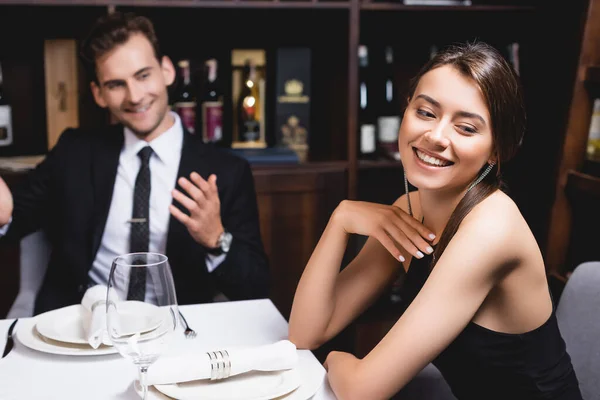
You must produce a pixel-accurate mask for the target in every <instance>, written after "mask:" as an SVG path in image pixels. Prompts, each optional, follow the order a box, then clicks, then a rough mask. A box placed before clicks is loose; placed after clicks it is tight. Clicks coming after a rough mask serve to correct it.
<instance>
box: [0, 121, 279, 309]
mask: <svg viewBox="0 0 600 400" xmlns="http://www.w3.org/2000/svg"><path fill="white" fill-rule="evenodd" d="M123 142H124V136H123V126H122V125H114V126H111V127H108V128H102V129H98V130H84V129H67V130H66V131H64V132H63V133H62V135H61V137H60V139H59V141H58V143H57V144H56V145H55V146H54V148H53V149H52V150H51V151H50V152H49V154H48V155H47V157H46V158H45V160H44V161H43V162H42V163H41V164H40V165H38V166H37V167H36V168H35V169H34V170H33V171H31V172H30V173H29V174H28V176H27V178H26V179H25V180H23V181H22V182H21V183H20V184H19V185H18V186H16V187H14V188H12V191H13V197H14V205H15V207H14V211H13V220H12V223H11V225H10V228H9V230H8V232H7V234H6V236H5V237H4V238H2V240H20V239H21V238H23V237H24V236H26V235H27V234H29V233H31V232H35V231H37V230H39V229H42V230H44V231H45V232H46V234H47V236H48V239H49V241H50V243H51V246H52V253H51V256H50V260H49V264H48V270H47V272H46V276H45V277H44V280H43V283H42V287H41V289H40V291H39V293H38V296H37V298H36V302H35V309H34V314H39V313H41V312H44V311H48V310H52V309H56V308H60V307H64V306H67V305H71V304H76V303H78V302H80V301H81V298H82V296H83V294H84V293H85V291H86V290H87V287H88V283H89V278H88V272H89V270H90V268H91V266H92V263H93V262H94V259H95V257H96V253H97V251H98V248H99V246H100V240H101V239H102V234H103V232H104V225H105V224H106V220H107V217H108V211H109V208H110V204H111V199H112V192H113V186H114V182H115V177H116V173H117V166H118V163H119V156H120V152H121V148H122V146H123ZM192 171H196V172H197V173H199V174H200V175H201V176H202V177H203V178H205V179H207V178H208V176H209V175H210V174H213V173H214V174H216V175H217V177H218V179H217V186H218V189H219V198H220V202H221V218H222V222H223V226H224V227H225V229H227V230H228V231H229V232H231V233H232V235H233V242H232V245H231V249H230V251H229V253H228V254H227V256H226V258H225V261H223V263H222V264H220V265H219V266H218V267H217V268H216V269H215V270H214V271H213V272H212V273H208V271H207V269H206V249H205V248H204V247H203V246H201V245H199V244H198V243H197V242H196V241H194V239H193V238H192V237H191V236H190V234H189V232H188V231H187V228H186V227H185V226H184V225H183V224H181V223H180V222H179V221H177V220H176V219H175V218H173V217H172V216H171V219H170V223H169V232H168V238H167V251H166V253H167V256H168V257H169V262H170V265H171V269H172V271H173V277H174V280H175V288H176V291H177V298H178V302H179V304H193V303H206V302H211V301H212V298H213V296H214V295H215V294H216V293H217V292H218V291H221V292H222V293H224V294H225V295H226V296H227V297H228V298H229V299H231V300H241V299H252V298H263V297H267V296H268V287H269V267H268V263H267V258H266V256H265V253H264V249H263V244H262V240H261V237H260V227H259V218H258V207H257V202H256V193H255V189H254V180H253V177H252V172H251V170H250V166H249V165H248V163H247V161H246V160H244V159H242V158H240V157H237V156H235V155H233V154H231V153H229V152H226V151H224V150H219V149H217V148H215V147H213V146H211V145H206V144H204V143H202V141H201V140H200V139H199V138H198V137H196V136H193V135H190V134H189V133H187V132H184V140H183V149H182V153H181V161H180V165H179V171H178V177H180V176H185V177H189V175H190V173H191V172H192ZM177 188H178V189H179V190H181V191H182V192H183V193H185V191H184V190H182V189H181V188H180V187H179V185H177ZM122 201H132V200H131V199H123V200H122ZM173 204H175V205H176V206H177V207H179V208H180V209H181V210H182V211H184V212H186V213H187V210H186V209H185V208H183V207H182V206H181V205H179V203H177V202H176V201H173ZM107 267H110V266H107Z"/></svg>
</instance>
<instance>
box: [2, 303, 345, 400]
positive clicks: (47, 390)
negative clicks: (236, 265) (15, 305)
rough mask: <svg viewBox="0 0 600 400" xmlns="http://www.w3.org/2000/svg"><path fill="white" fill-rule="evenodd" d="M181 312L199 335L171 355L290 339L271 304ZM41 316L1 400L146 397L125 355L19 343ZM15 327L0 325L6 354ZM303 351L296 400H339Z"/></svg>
mask: <svg viewBox="0 0 600 400" xmlns="http://www.w3.org/2000/svg"><path fill="white" fill-rule="evenodd" d="M179 309H180V311H181V312H182V313H183V314H184V315H185V319H186V320H187V322H188V323H189V325H190V326H191V327H192V328H193V329H194V330H195V331H196V332H197V335H196V337H195V338H192V339H190V338H186V337H185V336H184V335H183V334H181V335H178V337H177V338H176V340H174V341H173V345H172V346H171V347H170V348H169V350H168V351H167V354H169V355H177V354H187V355H189V354H194V352H197V353H198V354H204V353H205V352H207V351H211V350H218V349H222V348H227V347H230V346H235V347H246V346H248V347H252V346H261V345H266V344H271V343H275V342H277V341H280V340H287V337H288V323H287V321H286V320H285V318H284V317H283V316H282V314H281V313H280V312H279V310H278V309H277V308H276V307H275V305H274V304H273V302H272V301H271V300H269V299H257V300H244V301H224V302H216V303H207V304H194V305H180V306H179ZM37 317H38V316H34V317H27V318H20V319H19V321H18V322H17V324H16V325H15V333H16V339H15V341H14V347H13V349H12V351H10V353H8V355H7V356H6V357H4V358H1V359H0V399H1V400H38V399H40V400H41V399H44V400H45V399H48V400H50V399H52V400H57V399H60V400H82V399H86V400H95V399H98V400H100V399H102V400H108V399H116V400H128V399H129V400H136V399H139V398H140V395H139V393H138V391H136V389H135V387H136V385H135V384H134V383H135V381H136V379H137V376H138V375H137V367H136V366H135V365H134V364H133V362H131V361H130V360H128V359H126V358H124V357H123V356H121V355H120V354H119V353H112V354H102V355H64V354H52V353H48V352H44V351H39V350H36V349H34V348H31V346H29V347H28V346H26V345H24V344H23V343H22V342H21V341H20V340H19V334H18V333H19V332H18V331H19V328H21V329H27V327H28V326H29V327H31V326H32V324H31V323H30V322H33V321H32V318H37ZM12 322H13V319H3V320H0V351H1V350H2V349H4V344H5V343H6V340H7V332H8V329H9V326H10V324H11V323H12ZM179 336H180V337H179ZM297 352H298V360H299V364H301V365H302V368H303V370H302V374H301V376H302V379H304V381H302V383H301V384H300V387H299V388H298V389H296V390H297V391H299V390H300V389H303V390H304V392H303V393H302V395H301V396H300V395H298V396H300V397H298V396H297V397H296V398H299V399H300V398H302V399H312V400H335V399H336V397H335V395H334V393H333V391H332V390H331V387H330V386H329V383H328V381H327V374H326V371H325V369H324V368H323V365H322V364H321V363H320V362H319V361H318V360H317V358H316V357H315V355H314V354H313V353H312V352H311V351H310V350H303V349H297ZM150 368H152V366H150ZM303 385H304V386H303ZM150 395H151V396H150ZM168 398H169V397H167V396H165V395H164V394H162V393H159V392H158V391H156V389H154V388H151V391H150V393H149V396H148V399H168ZM290 398H292V397H291V396H290ZM282 399H285V396H284V397H282Z"/></svg>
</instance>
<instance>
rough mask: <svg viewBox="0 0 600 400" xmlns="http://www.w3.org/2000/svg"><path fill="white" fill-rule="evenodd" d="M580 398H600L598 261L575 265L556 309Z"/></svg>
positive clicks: (590, 399)
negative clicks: (579, 389)
mask: <svg viewBox="0 0 600 400" xmlns="http://www.w3.org/2000/svg"><path fill="white" fill-rule="evenodd" d="M556 317H557V319H558V325H559V327H560V331H561V334H562V336H563V338H564V340H565V343H566V345H567V351H568V352H569V355H570V356H571V361H572V363H573V368H574V369H575V373H576V374H577V379H578V380H579V386H580V388H581V393H582V395H583V398H584V399H586V400H595V399H596V400H600V379H599V378H598V377H599V375H598V374H599V372H600V261H594V262H585V263H582V264H580V265H579V266H577V267H576V268H575V270H574V271H573V274H572V275H571V277H570V278H569V280H568V281H567V284H566V285H565V288H564V290H563V293H562V295H561V297H560V299H559V302H558V306H557V308H556Z"/></svg>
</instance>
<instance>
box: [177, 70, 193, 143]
mask: <svg viewBox="0 0 600 400" xmlns="http://www.w3.org/2000/svg"><path fill="white" fill-rule="evenodd" d="M177 65H178V66H179V75H180V77H181V79H182V83H181V85H180V86H179V88H178V90H177V91H176V92H175V101H174V103H173V110H174V111H175V112H176V113H177V114H179V116H180V117H181V123H182V124H183V126H184V128H185V129H187V130H188V132H190V133H192V134H195V133H196V95H195V93H194V88H193V86H192V80H191V77H190V62H189V60H181V61H179V63H177Z"/></svg>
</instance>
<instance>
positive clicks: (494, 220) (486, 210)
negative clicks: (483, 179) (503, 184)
mask: <svg viewBox="0 0 600 400" xmlns="http://www.w3.org/2000/svg"><path fill="white" fill-rule="evenodd" d="M459 230H465V231H469V232H470V233H471V234H472V236H478V238H475V237H474V238H473V240H479V239H484V238H485V240H486V241H487V244H486V246H490V250H491V247H494V246H502V247H503V248H504V249H505V248H506V247H505V246H507V245H510V246H511V248H512V249H513V250H514V254H518V253H519V251H518V249H519V248H524V247H529V246H537V244H536V242H535V239H533V235H532V233H531V230H530V228H529V226H528V225H527V222H526V221H525V219H524V218H523V215H522V214H521V211H520V210H519V207H518V206H517V204H516V203H515V202H514V200H513V199H511V198H510V197H509V196H508V195H507V194H506V193H504V192H502V191H501V190H497V191H496V192H494V193H492V194H491V195H490V196H488V197H487V198H485V199H484V200H482V201H481V202H480V203H479V204H477V205H476V206H475V207H473V209H472V210H471V212H470V213H469V214H467V216H466V217H465V218H464V220H463V222H462V223H461V226H460V227H459ZM484 233H485V234H484Z"/></svg>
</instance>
